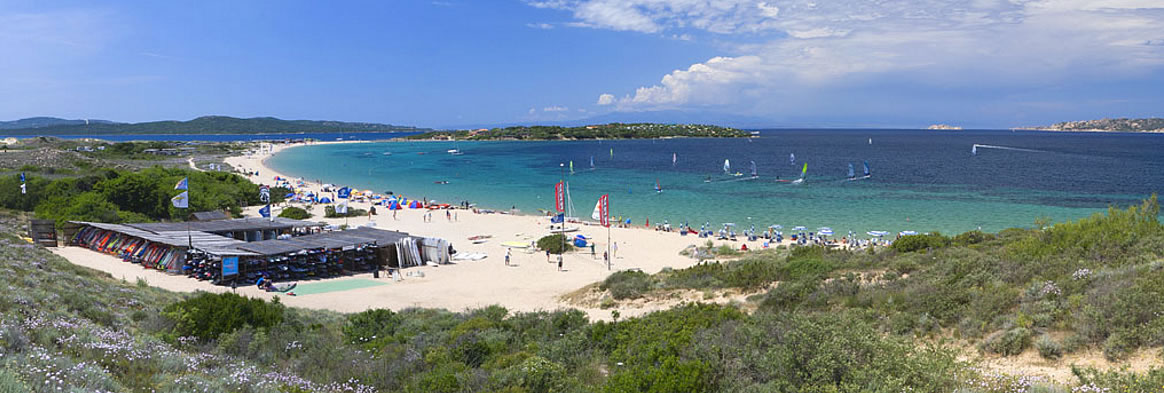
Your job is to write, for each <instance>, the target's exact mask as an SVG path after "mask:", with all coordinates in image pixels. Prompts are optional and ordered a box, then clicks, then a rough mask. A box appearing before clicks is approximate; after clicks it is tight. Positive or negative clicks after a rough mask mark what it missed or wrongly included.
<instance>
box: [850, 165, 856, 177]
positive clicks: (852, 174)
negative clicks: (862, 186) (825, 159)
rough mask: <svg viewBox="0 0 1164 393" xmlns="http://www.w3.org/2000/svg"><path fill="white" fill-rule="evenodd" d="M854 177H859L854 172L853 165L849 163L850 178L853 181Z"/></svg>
mask: <svg viewBox="0 0 1164 393" xmlns="http://www.w3.org/2000/svg"><path fill="white" fill-rule="evenodd" d="M854 177H857V174H856V173H854V172H853V163H851V162H850V163H849V178H850V179H852V178H854Z"/></svg>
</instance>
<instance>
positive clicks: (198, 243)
mask: <svg viewBox="0 0 1164 393" xmlns="http://www.w3.org/2000/svg"><path fill="white" fill-rule="evenodd" d="M70 224H71V227H72V230H73V231H75V232H71V233H67V238H68V239H70V240H69V245H73V246H79V247H86V248H89V249H91V250H94V251H97V252H101V253H105V254H109V255H113V256H115V257H118V258H120V259H121V260H123V261H125V262H129V263H135V264H140V265H142V267H144V268H149V269H156V270H161V271H165V272H168V273H171V274H183V275H186V276H189V277H191V278H195V279H198V280H203V281H210V282H211V283H213V284H216V285H232V284H239V285H250V284H252V283H254V282H255V281H256V280H258V279H259V278H260V277H266V278H267V279H268V280H271V281H287V280H311V279H325V278H332V277H339V276H344V275H349V274H355V273H366V272H373V273H378V272H379V271H380V270H381V269H384V268H405V267H410V266H417V265H423V264H443V263H448V262H449V259H450V255H451V254H452V253H453V250H452V245H451V244H449V242H448V241H446V240H443V239H435V238H420V237H415V236H412V235H410V234H408V233H404V232H396V231H388V230H381V229H375V228H367V227H364V228H355V229H349V230H346V231H323V224H321V223H317V222H310V221H300V220H290V219H285V218H276V219H275V220H267V219H257V218H243V219H237V220H219V221H207V222H189V223H147V224H107V223H94V222H83V221H74V222H70ZM187 226H188V228H189V230H186V229H185V228H187ZM179 227H180V228H182V230H175V229H177V228H179Z"/></svg>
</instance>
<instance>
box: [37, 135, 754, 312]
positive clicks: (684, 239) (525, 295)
mask: <svg viewBox="0 0 1164 393" xmlns="http://www.w3.org/2000/svg"><path fill="white" fill-rule="evenodd" d="M345 143H346V142H345ZM297 146H302V145H292V146H287V145H275V146H273V147H272V148H270V149H267V150H265V151H262V152H256V153H252V154H248V155H245V156H237V157H230V158H227V159H226V160H225V161H226V163H228V164H230V165H231V166H233V167H234V168H236V169H240V170H244V171H249V172H255V171H257V172H258V173H259V175H257V176H251V177H250V178H251V180H252V181H254V182H256V183H260V184H273V183H274V180H273V179H274V176H282V177H287V178H292V179H297V178H296V177H294V176H287V175H286V174H282V173H279V172H277V171H275V170H272V169H271V168H269V167H267V166H266V165H265V164H264V160H265V159H266V158H267V157H270V156H271V155H273V154H277V153H278V152H280V151H282V150H285V149H288V148H296V147H297ZM322 181H324V182H326V181H327V179H322ZM305 182H306V187H305V188H306V189H309V190H313V191H316V192H319V190H320V189H321V188H322V187H321V185H320V184H317V183H314V182H310V181H305ZM584 205H585V204H584ZM295 206H300V207H303V206H304V205H302V204H296V205H295ZM351 206H352V207H354V208H362V209H367V208H368V207H369V206H370V204H369V203H366V202H365V203H352V204H351ZM323 207H324V206H323V205H316V206H314V207H312V208H310V209H309V210H310V211H311V213H312V214H313V217H312V218H311V220H317V221H323V222H327V223H329V224H337V225H339V224H344V223H347V224H348V225H350V226H352V227H355V226H359V225H365V224H367V223H368V222H370V221H371V222H375V227H376V228H379V229H388V230H397V231H404V232H408V233H409V234H412V235H414V236H423V237H438V238H444V239H447V240H449V241H450V242H452V244H453V247H454V248H455V249H456V250H457V251H458V252H462V253H465V252H468V253H484V254H487V255H488V257H487V258H486V259H483V260H480V261H461V262H456V263H455V264H450V265H442V266H437V267H433V266H422V267H414V268H408V269H404V270H403V274H402V276H403V280H401V281H393V280H392V278H391V277H390V276H389V275H387V274H381V277H380V278H379V279H374V280H378V281H380V282H383V283H385V284H387V285H381V286H375V287H369V288H359V289H352V290H346V291H339V292H329V293H321V294H312V295H303V296H288V295H285V294H272V293H266V292H262V291H259V290H258V289H257V288H255V287H254V286H253V285H252V286H247V287H245V288H238V289H237V291H238V292H239V293H240V294H246V295H249V296H259V297H264V298H272V297H280V298H281V299H280V300H281V301H282V302H283V303H284V304H287V305H290V306H296V307H308V308H317V309H327V310H334V311H340V312H359V311H363V310H367V309H371V308H389V309H393V310H399V309H402V308H408V307H425V308H443V309H448V310H452V311H461V310H465V309H472V308H480V307H485V306H489V305H501V306H503V307H505V308H507V309H509V310H510V311H521V312H529V311H552V310H557V309H564V308H577V309H580V310H583V311H585V312H586V313H587V314H588V315H589V316H590V317H591V319H603V320H609V319H610V318H611V311H612V310H614V309H617V310H618V311H619V313H620V314H621V315H622V316H636V315H641V314H645V313H647V312H650V311H654V310H657V309H665V308H669V307H670V306H672V305H674V304H672V303H671V302H658V303H655V302H652V303H647V304H641V303H640V304H633V305H625V306H620V307H623V308H614V309H599V308H584V307H578V306H575V305H571V304H569V303H566V302H565V301H564V300H563V299H561V297H562V296H563V295H566V294H569V293H571V292H574V291H576V290H578V289H579V288H582V287H584V286H587V285H589V284H592V283H595V282H598V281H602V280H603V279H605V278H606V276H607V275H609V274H610V273H611V272H612V271H619V270H627V269H641V270H642V271H643V272H646V273H656V272H659V271H660V270H662V269H663V268H665V267H671V268H676V269H678V268H685V267H688V266H691V265H693V264H695V263H697V261H696V260H695V259H693V258H690V257H686V256H683V255H680V251H682V250H683V249H685V248H687V247H689V246H692V245H699V246H700V247H703V245H704V243H705V242H706V241H707V239H700V238H698V237H696V236H679V235H678V234H677V233H675V232H670V233H668V232H657V231H654V230H651V229H646V228H643V227H639V228H612V229H611V230H610V231H611V239H612V241H613V242H614V243H617V245H618V250H617V252H616V253H615V254H616V258H615V259H614V262H613V270H607V266H606V264H605V263H604V262H603V260H602V252H603V251H604V250H606V249H607V230H606V228H603V227H600V226H588V225H580V224H572V225H569V224H568V226H579V227H580V228H581V229H580V230H579V231H578V232H573V233H571V235H572V234H575V233H580V234H583V235H586V236H587V237H589V238H591V239H592V240H594V241H596V243H597V245H596V252H595V254H596V255H595V256H593V257H592V256H591V254H590V253H589V251H586V252H581V251H578V252H574V253H567V254H566V255H565V257H564V269H565V271H562V272H559V271H558V269H557V258H556V256H554V257H552V258H551V262H547V261H546V255H545V253H544V252H536V251H532V250H525V249H516V248H515V249H513V250H512V252H513V253H512V259H511V266H505V251H506V247H505V246H502V245H501V243H503V242H509V241H520V242H523V243H529V242H531V241H536V240H537V239H538V238H541V237H542V236H545V235H547V234H549V225H550V221H549V217H539V216H523V215H508V214H475V213H473V212H472V211H470V210H453V211H451V213H452V214H455V215H456V217H455V218H456V219H455V220H449V219H447V218H446V216H445V211H443V210H434V211H433V212H432V213H433V216H432V220H431V222H424V217H423V215H424V214H425V213H426V212H427V210H419V209H418V210H413V209H404V210H399V211H397V218H396V219H393V217H392V212H391V211H389V210H387V208H385V207H383V206H379V207H377V213H378V215H376V216H373V217H372V218H370V219H369V217H367V216H364V217H351V218H347V219H343V218H338V219H325V218H322V217H323ZM483 208H489V207H483ZM258 209H259V207H250V208H247V209H245V213H244V214H245V215H247V216H252V217H257V216H259V214H258ZM273 210H274V211H275V214H278V212H279V211H280V210H281V208H279V207H275V208H273ZM477 235H489V236H492V237H491V238H489V239H488V240H487V241H486V242H484V243H480V244H474V243H473V242H472V241H470V240H468V238H469V237H471V236H477ZM743 243H747V244H748V248H749V249H753V250H758V249H760V247H761V242H759V241H757V242H744V241H737V242H726V241H717V242H716V245H717V246H718V245H720V244H728V245H731V246H732V247H736V248H738V247H740V245H741V244H743ZM56 252H57V253H58V254H59V255H62V256H64V257H66V258H68V259H69V260H70V261H72V262H73V263H76V264H78V265H83V266H87V267H90V268H94V269H98V270H102V271H106V272H109V273H111V274H113V276H114V277H115V278H125V279H126V280H128V281H131V282H133V281H135V280H137V279H138V278H142V279H144V280H146V281H147V282H148V283H149V284H150V285H154V286H158V287H162V288H166V289H169V290H174V291H187V292H189V291H195V290H204V291H214V292H223V291H229V290H230V288H227V287H220V286H214V285H211V284H210V283H208V282H203V281H197V280H194V279H191V278H187V277H185V276H175V275H169V274H166V273H162V272H158V271H152V270H145V269H142V268H140V267H139V266H137V265H133V264H129V263H125V262H121V261H120V260H118V259H116V258H113V257H111V256H108V255H103V254H100V253H97V252H93V251H90V250H87V249H82V248H76V247H65V248H61V249H58V250H56ZM414 272H420V273H423V277H418V276H416V273H414ZM351 279H373V278H372V275H371V274H359V275H354V276H349V277H343V278H335V279H330V280H351Z"/></svg>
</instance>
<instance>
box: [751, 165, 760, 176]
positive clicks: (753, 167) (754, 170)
mask: <svg viewBox="0 0 1164 393" xmlns="http://www.w3.org/2000/svg"><path fill="white" fill-rule="evenodd" d="M757 177H760V175H757V174H756V162H755V161H752V178H753V179H755V178H757Z"/></svg>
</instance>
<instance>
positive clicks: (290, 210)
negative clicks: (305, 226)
mask: <svg viewBox="0 0 1164 393" xmlns="http://www.w3.org/2000/svg"><path fill="white" fill-rule="evenodd" d="M279 217H283V218H290V219H292V220H306V219H308V218H311V213H310V212H308V211H307V209H304V208H301V207H295V206H287V207H285V208H283V211H282V212H279Z"/></svg>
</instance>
